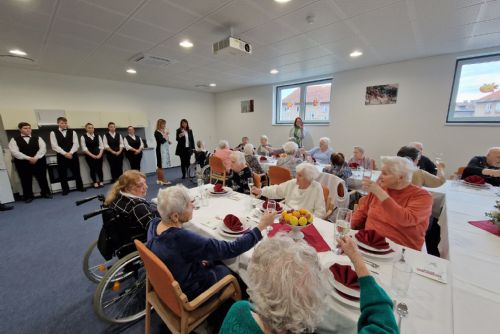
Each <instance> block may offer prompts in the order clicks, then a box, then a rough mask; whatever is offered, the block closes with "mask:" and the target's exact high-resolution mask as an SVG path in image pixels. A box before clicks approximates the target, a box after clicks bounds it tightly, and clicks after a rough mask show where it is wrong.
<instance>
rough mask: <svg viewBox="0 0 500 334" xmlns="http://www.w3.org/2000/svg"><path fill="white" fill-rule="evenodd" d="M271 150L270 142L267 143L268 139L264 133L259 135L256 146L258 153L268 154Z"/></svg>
mask: <svg viewBox="0 0 500 334" xmlns="http://www.w3.org/2000/svg"><path fill="white" fill-rule="evenodd" d="M272 151H273V148H272V146H271V144H269V139H268V138H267V136H266V135H262V136H260V145H259V147H258V148H257V154H258V155H270V154H271V153H272Z"/></svg>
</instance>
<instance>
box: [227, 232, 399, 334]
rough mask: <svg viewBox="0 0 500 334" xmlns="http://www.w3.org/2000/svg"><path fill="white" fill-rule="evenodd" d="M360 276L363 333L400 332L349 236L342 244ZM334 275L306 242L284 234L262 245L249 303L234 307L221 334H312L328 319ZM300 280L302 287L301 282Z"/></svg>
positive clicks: (251, 274) (251, 273)
mask: <svg viewBox="0 0 500 334" xmlns="http://www.w3.org/2000/svg"><path fill="white" fill-rule="evenodd" d="M337 242H338V243H339V245H340V247H341V248H342V249H343V251H344V253H345V254H346V255H347V256H348V257H349V259H350V260H351V262H352V263H353V265H354V269H355V270H356V273H357V275H358V282H359V285H360V290H361V291H360V306H361V307H360V310H361V315H360V317H359V319H358V324H357V330H358V333H362V334H369V333H381V334H382V333H399V330H398V326H397V325H396V320H395V319H394V313H393V310H392V301H391V299H390V298H389V296H387V294H386V293H385V291H384V290H383V289H382V288H380V286H378V284H377V283H376V281H375V280H374V279H373V277H371V276H370V272H369V271H368V268H367V267H366V265H365V263H364V262H363V258H362V257H361V255H360V254H359V252H358V251H357V249H356V245H355V243H354V241H353V240H352V239H351V238H350V237H345V238H343V239H338V240H337ZM325 275H329V273H328V272H327V271H324V270H322V269H321V266H320V264H319V259H318V254H317V252H316V251H315V250H314V249H313V248H312V247H311V246H309V245H308V244H307V243H305V242H304V241H302V240H300V241H294V240H293V239H291V238H289V237H286V236H284V235H280V234H278V235H276V236H274V237H272V238H267V239H265V240H263V241H262V242H261V243H260V244H259V245H258V246H257V247H256V248H255V251H254V252H253V255H252V259H251V260H250V263H249V265H248V282H247V283H248V294H249V295H250V300H251V302H249V301H246V300H245V301H243V300H242V301H238V302H236V303H234V304H233V306H232V307H231V309H230V310H229V312H228V313H227V315H226V318H225V319H224V322H223V324H222V327H221V330H220V332H219V334H243V333H245V334H264V333H266V334H268V333H269V334H270V333H273V334H274V333H304V332H305V333H312V332H314V330H315V328H316V327H317V326H318V324H319V323H320V321H321V319H322V318H323V317H326V316H328V317H335V314H331V313H329V314H325V296H327V295H329V294H330V290H331V287H328V286H326V285H325V284H326V282H327V278H326V277H325ZM298 278H300V283H297V279H298Z"/></svg>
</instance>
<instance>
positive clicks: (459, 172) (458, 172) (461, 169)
mask: <svg viewBox="0 0 500 334" xmlns="http://www.w3.org/2000/svg"><path fill="white" fill-rule="evenodd" d="M464 170H465V167H458V169H457V172H456V174H457V175H462V174H463V173H464Z"/></svg>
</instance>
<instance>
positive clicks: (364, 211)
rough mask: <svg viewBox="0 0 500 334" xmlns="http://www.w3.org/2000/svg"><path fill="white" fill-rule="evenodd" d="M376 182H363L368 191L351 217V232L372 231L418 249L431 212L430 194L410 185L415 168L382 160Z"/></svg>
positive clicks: (394, 159) (398, 160)
mask: <svg viewBox="0 0 500 334" xmlns="http://www.w3.org/2000/svg"><path fill="white" fill-rule="evenodd" d="M382 163H383V164H382V173H381V174H380V177H379V179H378V180H377V182H373V181H371V180H368V179H363V188H364V189H365V190H366V191H368V192H369V194H368V196H365V197H363V198H362V199H361V200H360V202H359V207H358V209H357V210H356V211H355V212H354V214H353V217H352V222H351V225H352V228H353V229H363V228H364V229H366V230H375V231H377V233H379V234H381V235H382V236H384V237H386V238H389V239H391V240H392V241H394V242H396V243H398V244H400V245H403V246H406V247H410V248H413V249H416V250H421V249H422V246H423V244H424V241H425V231H426V230H427V225H428V224H429V216H430V215H431V211H432V196H431V194H430V193H429V192H428V191H426V190H424V189H422V188H419V187H417V186H415V185H413V184H411V180H412V174H413V171H414V170H415V166H413V164H412V163H411V162H410V161H409V160H408V159H406V158H402V157H382Z"/></svg>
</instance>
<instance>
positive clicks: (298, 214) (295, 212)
mask: <svg viewBox="0 0 500 334" xmlns="http://www.w3.org/2000/svg"><path fill="white" fill-rule="evenodd" d="M292 215H294V216H295V217H297V218H298V217H300V212H299V211H294V212H293V213H292Z"/></svg>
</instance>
